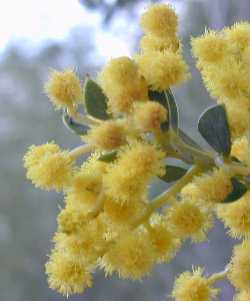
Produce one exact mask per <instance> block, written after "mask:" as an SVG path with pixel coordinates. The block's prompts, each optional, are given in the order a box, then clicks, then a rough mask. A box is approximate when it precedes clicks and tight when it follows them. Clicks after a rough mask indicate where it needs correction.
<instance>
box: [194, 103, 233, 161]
mask: <svg viewBox="0 0 250 301" xmlns="http://www.w3.org/2000/svg"><path fill="white" fill-rule="evenodd" d="M198 129H199V132H200V133H201V135H202V136H203V138H204V139H205V140H206V141H207V142H208V144H210V145H211V146H212V147H213V148H214V149H215V150H216V151H217V152H218V153H219V154H223V155H224V156H228V155H229V154H230V152H231V135H230V129H229V124H228V119H227V114H226V110H225V107H224V106H223V105H216V106H213V107H211V108H209V109H207V110H206V111H205V112H204V113H203V114H202V115H201V117H200V119H199V123H198Z"/></svg>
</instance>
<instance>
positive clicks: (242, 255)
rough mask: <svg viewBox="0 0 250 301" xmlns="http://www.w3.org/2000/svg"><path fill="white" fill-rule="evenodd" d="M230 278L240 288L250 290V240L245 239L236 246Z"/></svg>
mask: <svg viewBox="0 0 250 301" xmlns="http://www.w3.org/2000/svg"><path fill="white" fill-rule="evenodd" d="M229 279H230V281H231V282H232V284H233V285H234V286H235V287H236V288H237V289H240V290H246V291H248V292H249V291H250V287H249V282H250V241H249V240H245V241H243V243H242V244H240V245H237V246H236V247H235V248H234V254H233V257H232V260H231V266H230V271H229Z"/></svg>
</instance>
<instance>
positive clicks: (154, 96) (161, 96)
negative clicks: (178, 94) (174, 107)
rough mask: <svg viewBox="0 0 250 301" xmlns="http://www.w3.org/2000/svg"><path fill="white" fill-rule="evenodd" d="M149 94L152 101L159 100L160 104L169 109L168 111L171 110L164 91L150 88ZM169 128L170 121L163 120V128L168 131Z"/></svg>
mask: <svg viewBox="0 0 250 301" xmlns="http://www.w3.org/2000/svg"><path fill="white" fill-rule="evenodd" d="M148 95H149V99H151V100H152V101H157V102H158V103H159V104H161V105H162V106H163V107H164V108H166V109H167V112H169V109H168V102H167V99H166V96H165V93H164V92H158V91H153V90H149V92H148ZM168 120H169V118H168ZM168 129H169V122H168V121H165V122H163V123H162V124H161V130H162V131H167V130H168Z"/></svg>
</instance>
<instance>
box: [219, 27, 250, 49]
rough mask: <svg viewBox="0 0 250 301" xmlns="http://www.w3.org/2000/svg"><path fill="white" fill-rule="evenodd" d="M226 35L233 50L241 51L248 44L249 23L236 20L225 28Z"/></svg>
mask: <svg viewBox="0 0 250 301" xmlns="http://www.w3.org/2000/svg"><path fill="white" fill-rule="evenodd" d="M225 33H226V37H227V39H228V41H229V43H230V44H231V46H232V47H234V48H235V50H237V49H239V50H240V51H243V50H244V49H245V48H247V47H248V46H249V45H250V24H249V23H248V22H237V23H235V24H234V25H233V26H231V27H230V28H227V29H226V30H225Z"/></svg>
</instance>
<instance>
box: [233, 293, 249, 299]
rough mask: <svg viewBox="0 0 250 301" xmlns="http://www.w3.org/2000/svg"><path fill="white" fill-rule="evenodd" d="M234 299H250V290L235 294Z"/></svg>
mask: <svg viewBox="0 0 250 301" xmlns="http://www.w3.org/2000/svg"><path fill="white" fill-rule="evenodd" d="M234 301H250V292H248V291H242V292H240V293H239V294H237V295H236V296H235V298H234Z"/></svg>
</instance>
